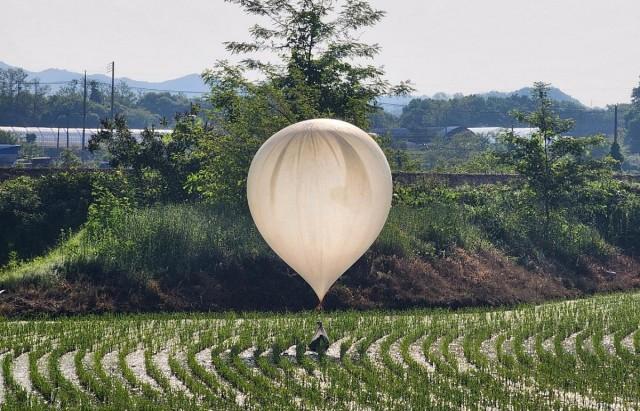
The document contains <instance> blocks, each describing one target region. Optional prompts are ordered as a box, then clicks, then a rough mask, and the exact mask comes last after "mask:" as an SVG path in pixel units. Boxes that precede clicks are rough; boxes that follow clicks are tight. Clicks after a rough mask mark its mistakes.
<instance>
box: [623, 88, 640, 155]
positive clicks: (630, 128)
mask: <svg viewBox="0 0 640 411" xmlns="http://www.w3.org/2000/svg"><path fill="white" fill-rule="evenodd" d="M625 120H626V125H627V135H626V138H625V143H626V145H627V146H628V147H629V150H630V151H631V152H632V153H640V85H639V86H638V87H636V88H634V89H633V91H632V93H631V110H629V112H628V113H627V114H626V116H625Z"/></svg>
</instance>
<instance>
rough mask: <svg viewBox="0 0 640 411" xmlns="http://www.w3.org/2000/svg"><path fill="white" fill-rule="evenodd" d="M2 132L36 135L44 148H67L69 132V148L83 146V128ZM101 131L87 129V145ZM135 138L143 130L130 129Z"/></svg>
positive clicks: (3, 128)
mask: <svg viewBox="0 0 640 411" xmlns="http://www.w3.org/2000/svg"><path fill="white" fill-rule="evenodd" d="M0 130H2V131H8V132H11V133H14V134H16V135H17V136H18V137H20V138H24V137H25V136H26V135H27V134H35V135H36V144H38V145H40V146H44V147H56V146H57V145H58V144H59V146H60V147H66V146H67V132H68V134H69V146H70V147H80V146H82V128H71V127H70V128H66V127H59V128H58V127H15V126H0ZM99 130H100V129H97V128H87V129H85V144H88V142H89V139H90V138H91V136H92V135H93V134H97V133H98V131H99ZM129 131H131V134H132V135H133V136H134V137H139V136H140V135H141V134H142V132H143V131H144V130H143V129H140V128H132V129H129ZM171 131H172V130H166V129H155V132H157V133H159V134H162V135H164V134H169V133H171ZM58 138H59V140H58Z"/></svg>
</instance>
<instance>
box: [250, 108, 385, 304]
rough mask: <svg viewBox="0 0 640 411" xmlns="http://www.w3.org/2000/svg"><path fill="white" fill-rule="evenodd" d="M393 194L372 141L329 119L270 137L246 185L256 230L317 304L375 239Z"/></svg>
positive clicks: (263, 146)
mask: <svg viewBox="0 0 640 411" xmlns="http://www.w3.org/2000/svg"><path fill="white" fill-rule="evenodd" d="M392 191H393V188H392V182H391V171H390V169H389V164H388V163H387V160H386V158H385V156H384V153H383V152H382V150H381V149H380V147H379V146H378V144H376V142H375V141H374V140H373V139H372V138H371V136H369V135H368V134H367V133H365V132H364V131H362V130H361V129H359V128H358V127H356V126H353V125H351V124H349V123H345V122H344V121H339V120H328V119H317V120H308V121H303V122H300V123H297V124H294V125H291V126H289V127H287V128H285V129H283V130H281V131H279V132H278V133H276V134H274V135H273V136H272V137H271V138H269V140H267V141H266V142H265V143H264V144H263V145H262V147H260V149H259V150H258V152H257V153H256V155H255V157H254V158H253V161H252V163H251V167H250V169H249V176H248V180H247V199H248V201H249V209H250V210H251V215H252V217H253V220H254V221H255V223H256V226H257V227H258V230H259V231H260V233H261V234H262V236H263V237H264V239H265V240H266V242H267V243H268V244H269V246H270V247H271V248H272V249H273V250H274V251H275V252H276V253H277V254H278V255H279V256H280V257H281V258H282V259H283V260H284V261H285V262H286V263H287V264H289V266H290V267H291V268H293V269H294V270H295V271H296V272H297V273H298V274H300V275H301V276H302V278H304V279H305V280H306V282H307V283H309V285H310V286H311V287H312V288H313V290H314V291H315V293H316V294H317V296H318V298H319V299H320V300H321V301H322V299H323V298H324V296H325V294H326V293H327V291H328V290H329V288H330V287H331V285H333V283H334V282H335V281H336V280H337V279H338V278H339V277H340V276H341V275H342V274H343V273H344V272H345V271H346V270H347V269H348V268H349V267H350V266H351V265H353V263H355V262H356V260H357V259H358V258H360V256H361V255H362V254H364V252H365V251H366V250H367V249H368V248H369V246H371V244H372V243H373V241H375V239H376V238H377V236H378V234H380V231H381V230H382V227H383V226H384V223H385V221H386V219H387V216H388V214H389V209H390V207H391V196H392Z"/></svg>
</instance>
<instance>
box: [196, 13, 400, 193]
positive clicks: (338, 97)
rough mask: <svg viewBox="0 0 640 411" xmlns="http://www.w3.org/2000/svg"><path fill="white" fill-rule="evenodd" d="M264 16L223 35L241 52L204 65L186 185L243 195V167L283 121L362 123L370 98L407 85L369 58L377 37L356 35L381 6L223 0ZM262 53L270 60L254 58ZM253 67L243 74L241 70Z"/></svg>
mask: <svg viewBox="0 0 640 411" xmlns="http://www.w3.org/2000/svg"><path fill="white" fill-rule="evenodd" d="M226 1H228V2H230V3H233V4H237V5H238V6H240V7H241V8H242V9H244V11H245V12H246V13H248V14H251V15H254V16H256V17H257V18H260V19H261V20H264V21H266V24H265V25H261V24H256V25H254V26H252V27H251V28H250V29H249V33H250V36H251V39H250V40H249V41H243V42H236V41H231V42H227V43H225V45H226V48H227V50H228V51H230V52H231V53H234V54H239V55H244V56H245V58H244V59H243V60H241V62H240V63H239V64H230V63H229V62H227V61H221V62H219V63H218V64H217V65H216V67H215V68H214V69H212V70H208V71H206V72H205V73H204V79H205V81H207V83H208V84H209V85H211V87H212V92H211V103H212V106H213V109H212V110H211V112H210V116H211V120H212V121H211V124H214V126H213V127H214V128H213V130H211V132H210V133H209V134H208V136H207V138H203V139H201V143H200V145H201V147H200V153H201V157H202V158H203V160H204V164H205V167H204V168H203V169H202V170H201V171H200V172H198V173H197V174H195V175H193V176H191V178H190V179H189V187H190V188H191V189H192V190H194V191H198V192H200V193H202V194H203V195H205V196H206V197H209V198H213V199H216V200H227V199H235V200H240V199H243V198H244V195H245V194H244V193H245V183H246V182H245V179H246V173H247V170H248V167H249V163H250V161H251V157H252V156H253V154H254V153H255V151H256V150H257V149H258V147H259V146H260V144H261V143H262V142H263V141H264V140H265V139H266V138H268V137H269V136H270V135H272V134H273V133H275V132H276V131H278V130H279V129H281V128H283V127H284V126H286V125H289V124H292V123H295V122H297V121H301V120H306V119H309V118H317V117H330V118H339V119H342V120H346V121H349V122H351V123H353V124H355V125H357V126H359V127H361V128H367V126H368V121H369V116H370V114H372V113H375V112H376V111H377V110H378V109H379V108H378V107H377V106H376V98H377V97H379V96H381V95H385V94H402V93H407V92H408V91H410V90H411V87H410V85H409V84H408V83H407V82H405V83H401V84H399V85H397V86H392V85H391V84H390V83H389V82H388V81H386V80H385V79H384V71H383V69H382V68H380V67H376V66H373V65H371V64H361V63H359V62H362V61H365V60H368V59H372V58H374V57H375V56H376V55H377V54H378V52H379V51H380V47H379V46H378V45H377V44H366V43H363V42H360V41H359V40H357V36H358V35H359V34H360V32H361V31H362V30H363V29H365V28H368V27H371V26H373V25H375V24H376V23H378V22H379V21H380V20H381V19H382V18H383V16H384V12H383V11H380V10H375V9H374V8H372V7H371V6H370V5H369V4H368V2H367V1H364V0H226ZM258 53H267V54H268V55H269V56H273V57H275V61H265V60H261V59H258V58H256V57H255V56H256V54H258ZM249 71H254V72H257V73H258V75H259V80H258V81H250V80H248V79H247V72H249Z"/></svg>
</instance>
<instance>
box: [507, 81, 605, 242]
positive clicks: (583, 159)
mask: <svg viewBox="0 0 640 411" xmlns="http://www.w3.org/2000/svg"><path fill="white" fill-rule="evenodd" d="M533 98H534V100H535V102H536V105H537V108H536V110H535V111H532V112H529V113H524V112H514V117H515V118H516V119H517V120H518V121H520V122H523V123H527V124H530V125H531V127H535V128H536V129H537V131H536V132H535V133H533V135H532V136H531V137H519V136H517V135H516V134H514V133H512V132H509V133H507V134H506V135H505V137H504V140H505V142H506V143H507V145H508V148H509V150H508V152H507V153H506V154H505V157H504V160H505V162H506V163H507V164H508V165H510V166H513V167H514V168H515V169H516V170H517V171H518V172H519V174H521V175H522V176H523V177H524V181H525V184H526V186H527V187H528V188H529V189H530V190H531V191H532V192H533V194H534V196H535V198H536V199H537V200H538V203H539V205H540V207H541V208H542V212H543V218H544V233H545V236H546V234H547V233H548V229H549V223H550V221H551V214H552V213H553V212H554V211H556V210H559V209H561V208H563V209H568V208H570V207H571V206H573V205H575V202H576V201H577V199H579V198H581V197H580V194H581V191H583V190H584V189H585V188H586V186H587V185H588V183H589V182H591V181H594V180H597V179H601V178H603V177H605V178H606V177H611V174H612V168H613V167H612V166H613V164H612V162H611V158H610V157H607V158H606V159H597V158H594V157H593V156H591V149H592V148H594V147H596V146H600V145H602V144H603V143H604V141H605V139H604V137H603V136H601V135H597V136H591V137H582V138H574V137H569V136H565V135H564V133H566V132H567V131H569V130H570V129H571V127H572V126H573V124H574V123H573V120H566V119H561V118H560V117H559V116H558V115H557V114H556V113H555V112H554V111H553V109H552V101H551V99H550V98H549V95H548V85H547V84H545V83H535V85H534V90H533Z"/></svg>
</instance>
